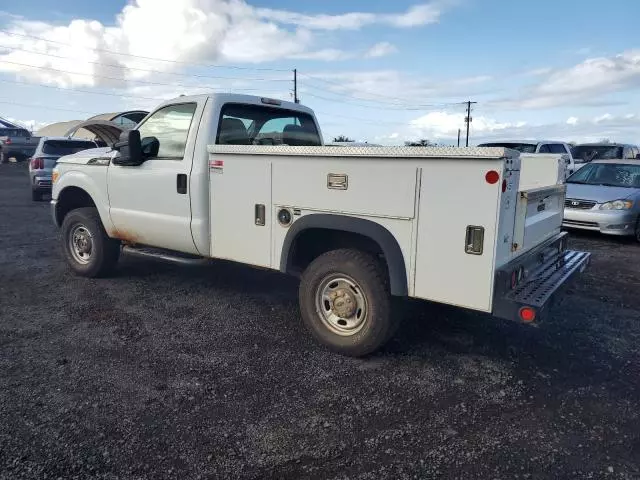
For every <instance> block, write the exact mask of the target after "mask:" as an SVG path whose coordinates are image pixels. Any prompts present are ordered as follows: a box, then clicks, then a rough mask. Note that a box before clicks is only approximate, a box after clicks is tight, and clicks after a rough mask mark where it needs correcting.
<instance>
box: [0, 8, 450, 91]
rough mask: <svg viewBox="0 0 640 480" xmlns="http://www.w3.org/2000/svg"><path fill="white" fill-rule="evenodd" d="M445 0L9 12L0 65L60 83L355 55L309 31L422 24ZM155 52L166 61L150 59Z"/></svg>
mask: <svg viewBox="0 0 640 480" xmlns="http://www.w3.org/2000/svg"><path fill="white" fill-rule="evenodd" d="M443 5H444V4H435V3H432V4H421V5H415V6H413V7H411V8H409V9H408V10H407V11H405V12H401V13H391V14H378V13H375V14H374V13H367V12H351V13H345V14H342V15H323V14H317V15H305V14H302V13H297V12H291V11H286V10H274V9H265V8H255V7H253V6H251V5H249V4H248V3H246V1H245V0H174V1H171V2H162V7H161V8H158V1H157V0H130V2H129V3H128V4H127V5H126V6H125V7H124V8H123V9H122V11H121V12H120V13H119V14H118V15H117V16H116V18H115V21H114V22H112V23H109V24H103V23H101V22H98V21H96V20H82V19H76V20H73V21H71V22H70V23H69V24H67V25H54V24H50V23H47V22H41V21H29V20H26V19H24V18H22V17H16V16H6V18H7V19H8V21H7V24H6V26H5V27H4V29H5V30H7V31H9V32H11V33H13V34H14V35H11V34H6V33H3V32H0V45H2V47H0V61H2V62H0V71H4V72H9V73H15V74H17V75H18V76H20V77H23V78H27V79H32V80H37V81H39V82H44V83H48V84H55V85H58V86H63V87H68V86H97V85H100V86H108V87H125V86H127V83H128V82H129V81H131V80H136V79H142V78H146V77H150V76H154V77H156V78H157V75H156V74H153V73H150V72H144V71H141V70H136V68H137V69H147V70H161V71H177V70H184V68H186V66H185V64H184V62H187V63H188V62H194V63H203V62H216V63H240V62H242V63H259V62H269V61H274V60H282V59H307V60H320V61H336V60H344V59H346V58H350V57H351V56H353V54H349V53H346V52H343V51H342V50H338V49H335V48H320V49H318V48H316V45H318V44H319V40H318V39H317V38H316V36H315V34H314V33H313V31H315V30H345V29H346V30H349V29H351V30H353V29H359V28H362V27H364V26H366V25H373V24H382V25H389V26H394V27H410V26H417V25H426V24H428V23H433V22H436V21H438V19H439V17H440V15H441V12H442V10H443ZM25 35H26V36H25ZM33 37H41V38H45V39H46V40H48V41H49V42H45V41H41V40H38V39H36V38H33ZM20 49H23V50H20ZM392 49H393V47H392V46H391V45H390V44H386V43H381V44H378V45H377V46H375V47H374V48H373V49H372V50H371V51H370V54H372V55H373V56H375V55H378V56H381V55H383V54H388V53H391V51H392ZM25 50H27V51H25ZM121 54H125V55H121ZM127 55H129V56H127ZM144 57H147V58H144ZM158 57H160V58H163V59H166V60H169V62H162V61H157V60H153V59H154V58H158ZM181 62H182V63H181ZM65 72H73V73H65ZM104 77H112V79H109V78H104ZM119 79H125V80H119ZM174 80H175V79H174ZM158 81H159V82H163V80H158ZM165 83H169V82H166V81H165Z"/></svg>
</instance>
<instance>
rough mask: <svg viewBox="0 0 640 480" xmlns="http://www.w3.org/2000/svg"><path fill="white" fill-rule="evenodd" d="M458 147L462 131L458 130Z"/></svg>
mask: <svg viewBox="0 0 640 480" xmlns="http://www.w3.org/2000/svg"><path fill="white" fill-rule="evenodd" d="M458 146H460V129H458Z"/></svg>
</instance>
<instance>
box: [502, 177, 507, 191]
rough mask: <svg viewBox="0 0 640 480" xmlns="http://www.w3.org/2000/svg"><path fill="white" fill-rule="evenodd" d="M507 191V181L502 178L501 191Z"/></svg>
mask: <svg viewBox="0 0 640 480" xmlns="http://www.w3.org/2000/svg"><path fill="white" fill-rule="evenodd" d="M506 191H507V181H506V180H502V193H504V192H506Z"/></svg>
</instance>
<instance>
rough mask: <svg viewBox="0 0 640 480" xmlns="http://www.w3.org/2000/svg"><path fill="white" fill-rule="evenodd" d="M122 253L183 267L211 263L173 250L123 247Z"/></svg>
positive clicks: (206, 259)
mask: <svg viewBox="0 0 640 480" xmlns="http://www.w3.org/2000/svg"><path fill="white" fill-rule="evenodd" d="M122 252H123V253H128V254H131V255H137V256H139V257H146V258H153V259H156V260H162V261H164V262H172V263H179V264H181V265H204V264H206V263H209V259H208V258H204V257H198V256H196V255H189V254H187V253H179V252H172V251H171V250H164V249H162V248H152V247H131V246H129V245H125V246H124V247H122Z"/></svg>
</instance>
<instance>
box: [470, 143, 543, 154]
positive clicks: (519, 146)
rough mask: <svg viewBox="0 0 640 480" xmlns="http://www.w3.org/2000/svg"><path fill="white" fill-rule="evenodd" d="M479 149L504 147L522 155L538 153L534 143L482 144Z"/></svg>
mask: <svg viewBox="0 0 640 480" xmlns="http://www.w3.org/2000/svg"><path fill="white" fill-rule="evenodd" d="M478 146H479V147H502V148H510V149H511V150H517V151H518V152H520V153H536V147H537V145H535V144H532V143H512V142H492V143H482V144H480V145H478Z"/></svg>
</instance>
